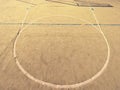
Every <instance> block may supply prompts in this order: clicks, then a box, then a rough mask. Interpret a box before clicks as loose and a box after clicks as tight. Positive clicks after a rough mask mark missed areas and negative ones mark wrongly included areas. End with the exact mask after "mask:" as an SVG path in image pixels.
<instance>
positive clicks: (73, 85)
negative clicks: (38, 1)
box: [13, 15, 110, 88]
mask: <svg viewBox="0 0 120 90" xmlns="http://www.w3.org/2000/svg"><path fill="white" fill-rule="evenodd" d="M52 16H54V15H52ZM56 16H64V17H71V18H75V17H73V16H67V15H56ZM45 17H51V16H44V17H42V18H45ZM42 18H41V19H42ZM77 19H78V18H77ZM79 20H81V19H79ZM82 21H85V22H87V23H90V22H88V21H86V20H82ZM92 26H93V27H95V28H96V29H97V30H98V31H99V32H100V33H101V34H102V36H103V38H104V39H105V42H106V45H107V49H108V50H107V52H108V53H107V59H106V62H105V64H104V66H103V67H102V69H101V70H100V71H99V72H97V74H95V75H94V76H92V77H91V78H89V79H88V80H86V81H83V82H81V83H77V84H72V85H57V84H53V83H48V82H45V81H42V80H39V79H37V78H35V77H34V76H32V75H31V74H30V73H28V72H27V71H26V70H25V69H24V68H23V67H22V66H21V64H20V63H19V61H18V59H17V55H16V44H17V40H18V38H19V36H20V35H21V33H22V31H23V30H24V29H25V28H27V27H25V28H23V29H22V30H21V32H20V33H19V34H18V36H17V38H16V40H15V42H14V48H13V49H14V58H15V60H16V64H17V66H18V68H19V69H20V70H21V72H22V73H23V74H24V75H25V76H26V77H28V78H29V79H31V80H32V81H34V82H36V83H39V84H41V85H44V86H48V87H53V88H78V87H81V86H84V85H86V84H88V83H91V82H92V81H94V80H96V79H97V78H98V77H99V76H101V74H102V73H103V72H104V70H105V69H106V68H107V66H108V63H109V59H110V46H109V43H108V40H107V38H106V36H105V35H104V33H103V32H102V30H100V29H98V28H97V27H96V26H94V25H93V24H92Z"/></svg>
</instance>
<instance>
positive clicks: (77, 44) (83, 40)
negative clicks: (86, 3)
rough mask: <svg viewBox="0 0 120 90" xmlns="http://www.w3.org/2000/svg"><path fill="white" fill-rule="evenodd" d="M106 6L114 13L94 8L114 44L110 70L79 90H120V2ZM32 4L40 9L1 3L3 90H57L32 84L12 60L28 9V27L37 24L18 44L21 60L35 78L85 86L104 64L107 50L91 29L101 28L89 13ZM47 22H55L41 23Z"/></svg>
mask: <svg viewBox="0 0 120 90" xmlns="http://www.w3.org/2000/svg"><path fill="white" fill-rule="evenodd" d="M26 1H27V2H28V1H29V0H26ZM91 1H92V0H91ZM93 1H94V2H96V1H95V0H93ZM97 2H99V1H97ZM101 2H103V1H101ZM106 2H107V3H110V4H111V5H113V6H114V7H112V8H107V7H106V8H102V7H99V8H94V12H95V14H96V16H97V18H98V20H99V22H100V24H101V28H102V31H103V32H104V33H105V35H106V37H107V39H108V41H109V44H110V48H111V56H110V62H109V65H108V67H107V69H106V70H105V71H104V73H103V74H102V75H101V76H100V77H99V78H97V79H96V80H95V81H93V82H91V83H90V84H88V85H86V86H84V87H81V88H77V89H75V90H119V89H120V85H119V83H120V72H119V70H120V60H119V58H120V55H119V53H120V50H119V49H120V40H119V38H120V19H119V16H120V13H119V9H120V6H119V5H120V2H119V1H117V0H116V1H110V0H107V1H106ZM33 3H34V4H37V5H35V6H31V5H30V4H26V3H24V2H19V1H15V0H4V1H0V12H1V13H0V90H57V89H53V88H48V87H44V86H42V85H39V84H37V83H35V82H34V81H31V80H30V79H28V78H27V77H26V76H25V75H24V74H23V73H22V72H21V71H20V70H19V69H18V67H17V65H16V63H15V60H14V58H13V41H14V37H15V35H16V33H17V31H18V30H19V27H20V23H21V22H22V20H23V18H24V16H25V13H26V8H28V7H29V8H30V12H29V14H28V16H27V19H26V21H25V22H26V23H28V22H31V21H32V22H34V25H29V26H28V27H27V28H26V29H25V30H24V31H23V32H22V34H21V36H20V38H19V39H18V42H17V56H18V59H19V61H20V63H21V65H22V66H23V67H24V68H25V69H26V70H27V71H28V72H29V73H30V74H32V75H33V76H35V77H36V78H38V79H40V80H43V81H46V82H50V83H54V84H60V85H64V84H75V83H80V82H82V81H85V80H87V79H89V78H90V77H92V76H93V75H94V74H96V73H97V72H98V71H99V70H100V69H101V68H102V66H103V65H104V63H105V60H106V55H107V47H106V44H105V41H104V39H103V37H102V36H101V34H100V33H99V32H98V31H97V30H96V29H95V28H94V27H93V26H92V25H91V24H89V23H88V22H91V23H92V24H96V21H95V18H94V16H93V14H92V13H91V10H90V8H88V7H74V6H69V5H61V4H56V3H49V2H45V1H44V0H41V1H40V0H36V1H33ZM53 15H54V16H53ZM43 16H50V17H45V18H42V19H39V18H41V17H43ZM71 16H72V17H71ZM83 20H85V21H83ZM86 21H87V22H86ZM40 23H44V24H42V25H41V24H40ZM46 23H47V24H46ZM55 23H57V24H62V25H57V24H56V25H54V24H55ZM66 24H67V25H66ZM68 24H70V25H68ZM71 24H81V25H71ZM88 24H89V25H88ZM58 90H59V89H58ZM61 90H64V89H61ZM70 90H74V89H70Z"/></svg>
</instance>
